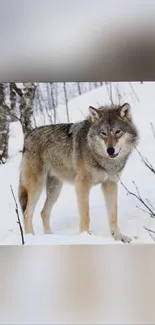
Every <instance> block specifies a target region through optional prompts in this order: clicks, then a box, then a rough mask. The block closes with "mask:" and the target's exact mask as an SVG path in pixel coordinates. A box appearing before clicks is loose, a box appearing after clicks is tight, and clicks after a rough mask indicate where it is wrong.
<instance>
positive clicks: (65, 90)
mask: <svg viewBox="0 0 155 325" xmlns="http://www.w3.org/2000/svg"><path fill="white" fill-rule="evenodd" d="M63 88H64V95H65V104H66V114H67V122H68V123H69V111H68V97H67V88H66V82H63Z"/></svg>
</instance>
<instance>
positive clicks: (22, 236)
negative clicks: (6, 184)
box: [10, 185, 25, 245]
mask: <svg viewBox="0 0 155 325" xmlns="http://www.w3.org/2000/svg"><path fill="white" fill-rule="evenodd" d="M10 188H11V192H12V196H13V198H14V201H15V206H16V209H15V210H16V214H17V220H18V221H17V223H18V224H19V229H20V233H21V238H22V245H24V244H25V241H24V233H23V229H22V225H21V222H20V218H19V212H18V205H17V202H16V198H15V195H14V192H13V189H12V186H11V185H10Z"/></svg>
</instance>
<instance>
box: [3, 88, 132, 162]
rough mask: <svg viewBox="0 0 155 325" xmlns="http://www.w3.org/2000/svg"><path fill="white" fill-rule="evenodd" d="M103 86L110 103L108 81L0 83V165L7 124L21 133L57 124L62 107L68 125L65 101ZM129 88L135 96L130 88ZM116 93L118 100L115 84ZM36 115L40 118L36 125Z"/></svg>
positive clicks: (4, 159) (4, 156)
mask: <svg viewBox="0 0 155 325" xmlns="http://www.w3.org/2000/svg"><path fill="white" fill-rule="evenodd" d="M129 84H130V83H129ZM103 85H105V87H106V89H107V94H108V97H109V99H110V101H111V102H113V94H112V92H113V90H112V88H113V86H112V83H108V82H70V83H67V82H63V83H54V82H51V83H15V82H10V83H0V164H2V163H5V162H6V160H7V158H8V139H9V132H10V123H12V122H16V121H18V122H20V123H21V126H22V131H23V134H25V133H26V132H27V131H29V130H30V129H32V128H34V127H36V126H40V125H45V124H49V123H51V124H53V123H59V121H60V120H59V112H58V109H57V108H58V107H59V111H60V105H65V108H66V121H67V122H69V121H70V114H69V109H68V102H69V101H70V100H71V99H73V98H75V97H78V96H80V95H82V94H84V93H86V92H90V91H91V90H93V89H95V88H98V87H101V86H103ZM130 89H131V92H132V93H133V94H134V96H135V97H136V93H135V92H134V89H133V87H132V85H130ZM115 90H117V91H116V93H117V95H118V101H121V93H120V90H119V85H118V87H117V84H116V85H115ZM37 116H39V117H41V119H40V118H39V122H38V121H37Z"/></svg>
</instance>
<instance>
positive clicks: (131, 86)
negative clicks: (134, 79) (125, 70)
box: [129, 82, 139, 102]
mask: <svg viewBox="0 0 155 325" xmlns="http://www.w3.org/2000/svg"><path fill="white" fill-rule="evenodd" d="M129 85H130V88H131V90H132V92H133V94H134V96H135V98H136V99H137V101H138V102H139V98H138V96H137V94H136V92H135V90H134V88H133V85H132V84H131V82H129Z"/></svg>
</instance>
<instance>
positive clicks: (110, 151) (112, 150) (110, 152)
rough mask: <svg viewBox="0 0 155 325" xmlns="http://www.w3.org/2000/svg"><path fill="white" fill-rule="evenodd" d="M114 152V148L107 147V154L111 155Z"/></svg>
mask: <svg viewBox="0 0 155 325" xmlns="http://www.w3.org/2000/svg"><path fill="white" fill-rule="evenodd" d="M114 152H115V149H114V148H113V147H109V148H107V153H108V155H109V156H112V155H113V154H114Z"/></svg>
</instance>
